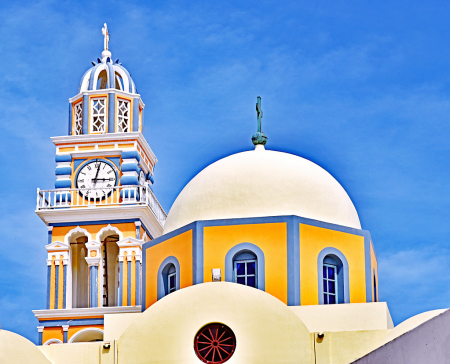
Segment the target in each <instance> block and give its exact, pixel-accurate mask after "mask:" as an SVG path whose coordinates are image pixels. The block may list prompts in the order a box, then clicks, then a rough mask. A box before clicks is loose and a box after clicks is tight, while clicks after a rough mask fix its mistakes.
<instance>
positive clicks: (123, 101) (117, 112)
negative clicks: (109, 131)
mask: <svg viewBox="0 0 450 364" xmlns="http://www.w3.org/2000/svg"><path fill="white" fill-rule="evenodd" d="M121 102H122V103H125V104H126V105H127V106H128V122H127V124H128V130H126V131H122V130H120V127H119V126H120V124H121V121H120V120H119V119H120V118H124V119H125V117H124V116H121V115H120V113H119V107H120V103H121ZM116 116H117V122H116V132H117V133H129V132H131V101H130V100H126V99H122V98H117V104H116Z"/></svg>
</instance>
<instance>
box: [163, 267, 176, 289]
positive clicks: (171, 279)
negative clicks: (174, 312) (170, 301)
mask: <svg viewBox="0 0 450 364" xmlns="http://www.w3.org/2000/svg"><path fill="white" fill-rule="evenodd" d="M162 274H163V278H164V295H165V296H167V295H168V294H170V293H172V292H175V291H176V290H177V269H176V268H175V266H174V265H173V264H172V263H170V264H168V265H167V266H166V267H165V268H164V269H163V272H162Z"/></svg>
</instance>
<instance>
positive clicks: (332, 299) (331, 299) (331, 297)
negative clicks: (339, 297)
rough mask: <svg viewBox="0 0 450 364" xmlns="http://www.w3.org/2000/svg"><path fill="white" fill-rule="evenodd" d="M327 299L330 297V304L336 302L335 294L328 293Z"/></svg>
mask: <svg viewBox="0 0 450 364" xmlns="http://www.w3.org/2000/svg"><path fill="white" fill-rule="evenodd" d="M329 299H330V304H333V303H336V296H333V295H330V296H329Z"/></svg>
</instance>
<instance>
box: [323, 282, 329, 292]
mask: <svg viewBox="0 0 450 364" xmlns="http://www.w3.org/2000/svg"><path fill="white" fill-rule="evenodd" d="M323 292H324V293H325V292H328V291H327V280H326V279H324V280H323Z"/></svg>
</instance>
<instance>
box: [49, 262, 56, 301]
mask: <svg viewBox="0 0 450 364" xmlns="http://www.w3.org/2000/svg"><path fill="white" fill-rule="evenodd" d="M55 259H56V257H55V256H52V266H51V269H50V277H51V278H50V309H51V310H52V309H54V308H55V293H56V291H55V288H56V287H55V280H56V275H55Z"/></svg>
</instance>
